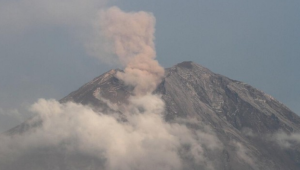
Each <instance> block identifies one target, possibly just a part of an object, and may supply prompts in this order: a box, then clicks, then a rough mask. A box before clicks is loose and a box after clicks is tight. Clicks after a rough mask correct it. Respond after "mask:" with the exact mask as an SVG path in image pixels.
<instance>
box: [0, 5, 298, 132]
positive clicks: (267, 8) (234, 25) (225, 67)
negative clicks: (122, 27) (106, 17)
mask: <svg viewBox="0 0 300 170" xmlns="http://www.w3.org/2000/svg"><path fill="white" fill-rule="evenodd" d="M103 4H104V2H103V0H100V1H97V0H86V1H81V0H64V1H61V0H52V1H50V0H14V1H12V0H0V132H1V131H4V130H6V129H8V128H11V127H13V126H15V125H16V124H18V123H20V122H21V121H23V119H24V117H26V116H24V115H23V113H24V112H25V111H24V110H26V108H27V107H28V106H30V105H31V104H32V103H33V102H35V101H37V99H38V98H54V99H60V98H62V97H64V96H66V95H67V94H69V93H70V92H72V91H74V90H76V89H78V88H79V87H80V86H82V85H83V84H84V83H86V82H88V81H90V80H91V79H93V78H94V77H96V76H98V75H100V74H102V73H104V72H106V71H108V70H109V69H111V68H115V67H117V66H114V65H108V64H106V63H103V62H102V61H100V60H98V59H96V58H94V57H92V56H91V55H89V54H90V53H88V52H87V50H86V48H85V43H86V39H87V37H89V36H90V35H89V29H90V28H89V26H90V25H89V24H90V20H92V19H93V17H94V16H95V15H96V14H97V11H98V10H99V9H100V8H103V7H105V5H103ZM112 5H116V6H118V7H120V8H121V9H122V10H124V11H140V10H144V11H148V12H152V13H153V14H154V16H155V17H156V34H155V36H156V40H155V43H156V50H157V59H158V61H159V62H160V63H161V65H163V66H164V67H171V66H172V65H174V64H177V63H179V62H182V61H187V60H188V61H194V62H196V63H198V64H201V65H203V66H205V67H207V68H209V69H210V70H212V71H213V72H216V73H219V74H222V75H225V76H227V77H229V78H232V79H236V80H240V81H243V82H245V83H247V84H250V85H252V86H254V87H256V88H258V89H260V90H262V91H264V92H266V93H268V94H270V95H272V96H273V97H275V98H276V99H278V100H279V101H281V102H282V103H284V104H285V105H287V106H288V107H289V108H291V109H292V110H293V111H294V112H295V113H297V114H300V89H299V87H300V67H299V66H298V65H299V64H300V1H299V0H289V1H282V0H252V1H244V0H227V1H224V0H189V1H182V0H164V1H161V0H126V1H125V0H113V1H109V2H108V3H107V4H106V7H108V6H112Z"/></svg>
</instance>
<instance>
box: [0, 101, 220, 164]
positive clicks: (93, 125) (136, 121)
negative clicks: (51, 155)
mask: <svg viewBox="0 0 300 170" xmlns="http://www.w3.org/2000/svg"><path fill="white" fill-rule="evenodd" d="M132 101H133V102H132V104H131V106H130V107H128V108H129V109H128V113H126V121H119V120H118V119H117V118H116V117H115V115H116V114H114V116H110V115H109V114H102V113H96V112H94V111H93V110H92V109H91V108H89V107H87V106H83V105H79V104H75V103H66V104H60V103H58V102H57V101H55V100H45V99H40V100H39V101H38V102H37V103H35V104H33V105H32V108H31V110H32V111H33V112H35V113H37V117H36V118H35V119H36V120H39V119H41V120H42V121H43V124H42V125H41V127H39V128H36V129H34V130H32V131H28V132H26V133H24V134H22V135H15V136H13V137H7V136H6V137H5V136H2V137H1V144H0V145H1V147H0V157H2V159H0V160H2V161H5V160H7V159H9V158H11V159H13V160H14V159H15V160H17V159H16V158H17V157H18V156H22V155H26V153H27V152H29V151H32V150H34V149H35V148H43V147H45V148H47V147H50V148H51V147H62V148H63V149H64V150H67V151H68V152H80V153H83V154H87V155H90V156H92V157H96V158H97V159H99V160H103V159H104V160H106V164H105V167H106V169H109V170H114V169H124V170H131V169H144V170H148V169H149V170H150V169H161V170H168V169H172V170H176V169H181V168H182V165H183V164H182V157H189V158H192V159H193V160H194V161H195V162H196V163H200V164H202V163H203V164H204V163H205V164H207V163H209V160H206V158H205V157H204V147H207V148H210V149H218V148H219V145H218V144H217V143H218V142H219V141H218V139H217V138H216V137H215V136H214V135H213V134H209V132H208V131H207V132H205V131H191V130H189V129H188V128H187V127H186V126H185V125H184V124H179V123H167V122H165V121H164V119H163V117H162V111H163V107H164V104H163V102H162V100H161V99H160V98H159V96H155V95H149V96H145V97H144V98H140V99H139V100H132ZM136 106H137V107H139V109H137V108H135V107H136ZM140 110H143V111H142V112H140ZM132 111H134V112H135V113H132ZM130 113H132V114H130ZM31 123H32V124H34V123H36V122H35V121H32V122H31ZM187 145H188V146H190V149H188V150H185V152H184V155H180V154H179V151H180V150H181V149H182V146H187ZM129 155H130V156H129ZM2 163H3V162H2Z"/></svg>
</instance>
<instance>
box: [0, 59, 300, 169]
mask: <svg viewBox="0 0 300 170" xmlns="http://www.w3.org/2000/svg"><path fill="white" fill-rule="evenodd" d="M117 72H122V71H121V70H110V71H108V72H106V73H104V74H103V75H101V76H99V77H96V78H95V79H93V80H92V81H90V82H88V83H87V84H85V85H84V86H82V87H80V88H79V89H78V90H76V91H74V92H72V93H70V94H69V95H67V96H66V97H64V98H63V99H61V100H60V103H68V102H75V103H79V104H82V105H89V106H92V108H93V109H94V110H95V111H97V112H103V113H106V114H109V113H110V112H112V111H116V110H114V109H113V108H112V107H111V105H122V104H126V103H128V102H129V100H130V96H132V95H133V89H134V87H131V86H128V85H126V84H125V83H124V82H123V81H121V80H119V79H118V78H117V77H116V74H117ZM153 93H154V94H156V95H157V96H160V97H161V98H162V99H163V101H164V103H165V109H164V112H163V115H162V116H163V118H164V120H165V121H166V122H169V123H181V124H184V125H185V126H186V127H187V128H188V129H190V130H191V131H192V132H193V133H196V134H199V135H198V137H199V141H201V142H203V143H201V146H202V151H201V152H202V153H201V156H203V157H206V160H209V161H210V163H208V161H203V162H197V161H195V160H196V159H195V158H194V157H191V156H189V155H188V154H186V153H185V152H184V150H185V149H187V150H188V149H189V147H190V146H189V145H186V146H183V149H182V150H179V151H178V153H179V155H180V156H181V158H182V161H183V162H184V163H183V168H184V169H199V168H202V169H215V170H240V169H243V170H258V169H261V170H282V169H285V170H299V169H300V143H299V141H300V135H299V132H300V118H299V116H297V115H296V114H295V113H293V112H292V111H291V110H290V109H288V108H287V107H286V106H284V105H283V104H282V103H280V102H279V101H277V100H276V99H274V98H273V97H271V96H270V95H268V94H265V93H264V92H262V91H260V90H257V89H255V88H253V87H251V86H250V85H247V84H245V83H243V82H240V81H236V80H232V79H229V78H227V77H225V76H222V75H219V74H215V73H213V72H211V71H210V70H209V69H207V68H205V67H202V66H200V65H198V64H196V63H193V62H182V63H179V64H177V65H175V66H173V67H171V68H167V69H165V77H164V78H163V80H162V82H161V83H160V84H159V85H158V87H157V89H156V90H155V91H154V92H153ZM117 112H120V114H122V111H117ZM125 121H126V120H125ZM32 122H34V123H32ZM37 122H38V123H37ZM41 126H43V122H41V121H27V122H25V123H23V124H22V125H20V126H18V127H16V128H14V129H12V130H11V131H9V132H8V134H9V135H10V136H15V135H20V134H24V133H28V131H34V129H38V128H40V127H41ZM95 131H97V129H95ZM199 131H205V133H200V132H199ZM178 133H179V132H178ZM216 139H217V142H216ZM180 140H183V139H180ZM99 142H101V139H100V140H99ZM214 142H215V143H216V145H218V146H217V147H211V145H212V144H213V143H214ZM210 144H211V145H210ZM215 148H217V149H215ZM133 149H134V148H133ZM39 151H40V152H39V153H38V152H30V154H29V155H30V156H31V158H30V159H29V158H28V157H27V158H26V159H25V158H22V159H19V160H15V161H16V163H13V164H14V166H12V165H10V164H7V163H3V162H1V161H0V169H2V168H1V166H2V167H5V168H6V169H9V168H10V167H14V169H18V168H21V167H22V163H24V162H26V161H29V162H30V161H31V164H32V165H30V166H28V167H27V169H35V167H39V168H41V167H42V169H50V168H47V167H50V166H48V165H47V161H46V160H49V162H52V163H53V164H56V165H57V167H58V169H72V167H73V169H74V167H75V166H74V165H77V164H78V162H77V161H76V160H78V161H79V162H82V163H81V164H79V165H80V167H81V169H88V168H90V169H99V166H100V164H101V166H102V164H103V162H101V161H99V162H98V163H95V162H97V159H95V158H93V157H89V156H85V155H84V154H83V155H79V156H78V157H76V156H68V154H64V153H61V152H57V151H56V150H55V149H54V150H51V151H49V150H43V149H42V151H43V152H41V150H39ZM190 151H191V152H192V151H193V149H190ZM56 152H57V153H59V154H58V156H57V154H56ZM46 153H47V154H46ZM55 156H57V157H59V158H60V159H58V158H55ZM128 156H129V157H130V155H128ZM37 157H38V158H37ZM79 158H80V159H79ZM36 159H38V160H39V161H38V162H36V161H35V160H36ZM25 160H26V161H25ZM71 160H72V161H71ZM12 162H14V161H12ZM91 162H94V163H93V166H84V165H90V164H91ZM72 163H74V164H73V165H71V164H72ZM28 164H29V163H28ZM28 164H27V165H28ZM98 164H99V166H97V165H98ZM101 166H100V169H101ZM7 167H8V168H7ZM23 168H24V167H23ZM102 168H103V166H102ZM25 169H26V167H25ZM75 169H76V167H75Z"/></svg>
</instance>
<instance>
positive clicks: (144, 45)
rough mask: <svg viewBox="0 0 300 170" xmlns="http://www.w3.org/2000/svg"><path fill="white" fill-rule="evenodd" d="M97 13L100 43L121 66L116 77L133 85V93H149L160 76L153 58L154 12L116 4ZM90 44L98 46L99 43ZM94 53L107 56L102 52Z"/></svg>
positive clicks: (101, 56) (161, 71)
mask: <svg viewBox="0 0 300 170" xmlns="http://www.w3.org/2000/svg"><path fill="white" fill-rule="evenodd" d="M99 15H100V17H99V18H100V19H99V23H98V24H99V25H98V26H99V27H96V28H99V30H101V33H99V34H98V35H100V37H102V38H104V39H105V43H104V44H102V45H104V47H105V50H106V51H107V52H110V53H112V54H113V55H114V56H115V57H116V59H117V61H118V62H119V63H120V64H121V65H123V66H125V69H124V72H119V73H118V74H117V77H118V78H119V79H121V80H123V81H124V82H125V83H126V84H127V85H132V86H134V87H135V90H134V92H135V94H136V95H143V94H146V93H151V92H152V91H153V90H155V88H156V86H157V84H158V83H160V82H161V79H162V77H163V76H164V69H163V68H162V67H161V66H160V65H159V63H158V62H157V61H156V60H155V57H156V52H155V47H154V31H155V29H154V26H155V18H154V16H153V15H152V14H151V13H147V12H143V11H141V12H130V13H126V12H123V11H121V10H120V9H119V8H117V7H112V8H109V9H108V10H104V11H101V12H100V13H99ZM94 40H95V39H94ZM93 44H94V45H95V44H96V45H95V46H94V48H98V47H97V45H98V44H101V43H99V42H97V41H96V42H94V43H93ZM100 48H101V47H100ZM101 52H102V51H101ZM94 55H96V56H97V57H99V58H101V59H103V58H105V60H106V61H107V60H109V59H106V57H107V56H103V55H102V53H101V54H97V53H95V54H94Z"/></svg>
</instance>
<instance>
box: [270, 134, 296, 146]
mask: <svg viewBox="0 0 300 170" xmlns="http://www.w3.org/2000/svg"><path fill="white" fill-rule="evenodd" d="M271 138H272V140H273V141H275V142H276V143H277V144H278V145H279V146H281V147H284V148H290V147H292V146H293V145H294V144H300V133H290V134H287V133H285V132H283V131H279V132H277V133H275V134H273V135H272V137H271Z"/></svg>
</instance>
